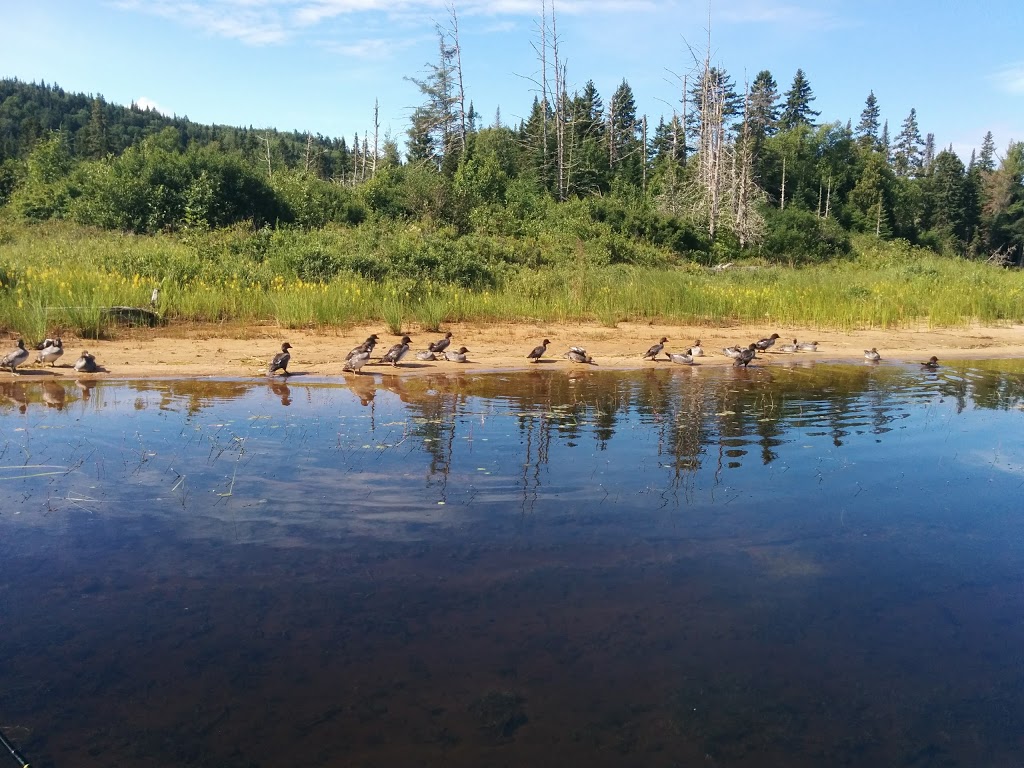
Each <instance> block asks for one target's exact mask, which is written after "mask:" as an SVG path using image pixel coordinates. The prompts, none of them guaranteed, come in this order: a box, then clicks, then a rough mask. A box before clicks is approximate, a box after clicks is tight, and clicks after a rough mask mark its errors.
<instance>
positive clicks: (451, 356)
mask: <svg viewBox="0 0 1024 768" xmlns="http://www.w3.org/2000/svg"><path fill="white" fill-rule="evenodd" d="M467 352H469V350H468V349H466V348H465V347H459V348H458V349H457V350H454V349H449V350H448V351H447V352H445V353H444V359H445V360H448V361H449V362H452V363H464V362H466V353H467Z"/></svg>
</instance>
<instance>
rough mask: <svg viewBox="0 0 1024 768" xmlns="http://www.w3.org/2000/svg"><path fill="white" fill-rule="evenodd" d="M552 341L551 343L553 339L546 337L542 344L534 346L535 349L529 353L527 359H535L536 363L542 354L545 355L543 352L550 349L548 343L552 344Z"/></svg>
mask: <svg viewBox="0 0 1024 768" xmlns="http://www.w3.org/2000/svg"><path fill="white" fill-rule="evenodd" d="M550 343H551V341H550V340H548V339H544V341H542V342H541V343H540V346H539V347H534V348H533V350H532V351H531V352H530V354H528V355H527V356H526V359H527V360H533V362H535V363H536V362H537V361H538V360H540V358H541V356H542V355H543V354H544V353H545V352H547V351H548V344H550Z"/></svg>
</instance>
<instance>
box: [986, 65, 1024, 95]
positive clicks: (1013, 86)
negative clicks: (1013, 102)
mask: <svg viewBox="0 0 1024 768" xmlns="http://www.w3.org/2000/svg"><path fill="white" fill-rule="evenodd" d="M992 80H993V81H994V82H995V84H996V87H997V88H998V89H999V90H1001V91H1006V92H1007V93H1024V63H1021V62H1017V63H1015V64H1008V65H1007V66H1005V67H1003V68H1002V69H1000V70H998V71H996V72H995V73H993V74H992Z"/></svg>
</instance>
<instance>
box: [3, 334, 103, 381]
mask: <svg viewBox="0 0 1024 768" xmlns="http://www.w3.org/2000/svg"><path fill="white" fill-rule="evenodd" d="M34 351H37V352H38V354H37V355H36V363H37V364H39V365H45V364H46V363H49V364H50V367H51V368H52V367H54V366H55V365H56V363H57V361H58V360H59V359H60V358H61V357H62V356H63V355H64V344H63V342H62V341H61V340H60V339H44V340H43V341H42V342H41V343H39V344H37V345H36V346H35V348H34ZM28 358H29V351H28V349H26V347H25V340H24V339H18V346H17V347H15V348H14V349H12V350H11V351H10V352H8V353H7V354H6V355H4V356H3V357H2V358H0V369H3V368H7V369H9V370H10V371H11V373H17V372H18V366H19V365H24V364H25V361H26V360H28ZM74 369H75V370H76V371H78V372H79V373H96V372H98V371H99V370H100V367H99V365H97V363H96V356H95V355H92V354H89V352H88V350H83V351H82V354H81V355H79V357H78V360H76V361H75V365H74Z"/></svg>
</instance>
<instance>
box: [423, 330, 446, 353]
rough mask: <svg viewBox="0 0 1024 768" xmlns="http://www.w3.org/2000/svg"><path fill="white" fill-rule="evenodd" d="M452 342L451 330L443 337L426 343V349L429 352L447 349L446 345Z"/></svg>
mask: <svg viewBox="0 0 1024 768" xmlns="http://www.w3.org/2000/svg"><path fill="white" fill-rule="evenodd" d="M451 343H452V332H451V331H448V332H447V333H446V334H445V335H444V338H443V339H438V340H437V341H435V342H432V343H431V344H428V345H427V349H428V350H430V351H431V352H444V351H445V350H446V349H448V345H449V344H451Z"/></svg>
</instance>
